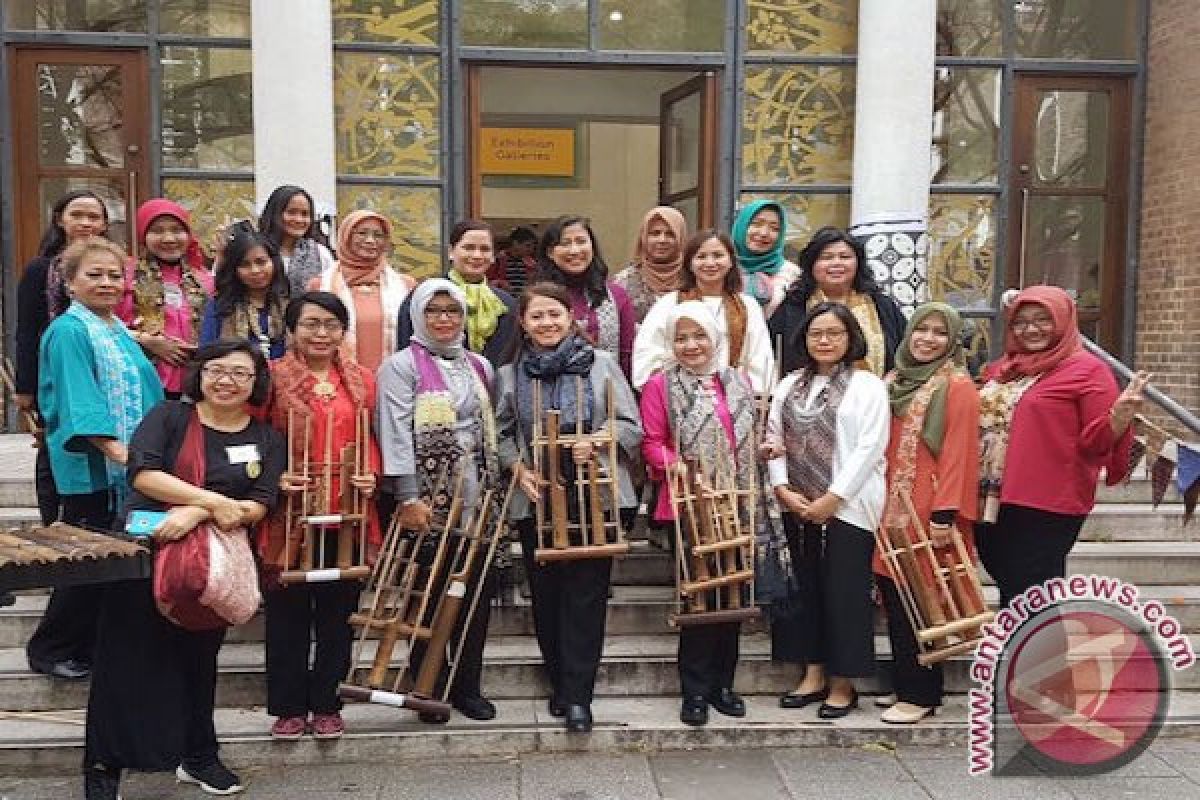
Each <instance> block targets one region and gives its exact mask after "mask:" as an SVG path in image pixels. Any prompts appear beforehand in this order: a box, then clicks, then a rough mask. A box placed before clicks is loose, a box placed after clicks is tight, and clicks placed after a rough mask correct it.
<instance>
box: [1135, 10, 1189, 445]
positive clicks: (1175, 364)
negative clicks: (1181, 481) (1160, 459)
mask: <svg viewBox="0 0 1200 800" xmlns="http://www.w3.org/2000/svg"><path fill="white" fill-rule="evenodd" d="M1149 5H1150V37H1149V48H1148V50H1149V52H1148V54H1147V58H1148V65H1147V93H1146V129H1145V155H1144V161H1143V173H1142V193H1141V201H1142V211H1141V215H1142V217H1141V244H1140V256H1139V261H1140V264H1139V266H1138V274H1137V292H1138V308H1137V366H1138V368H1140V369H1146V370H1150V371H1152V372H1153V373H1154V375H1155V377H1154V383H1155V384H1157V385H1158V387H1159V388H1160V389H1162V390H1163V391H1165V392H1166V393H1167V394H1169V395H1170V396H1171V397H1173V398H1174V399H1175V400H1176V401H1178V402H1179V403H1180V404H1181V405H1183V406H1184V407H1185V408H1188V409H1190V410H1191V411H1193V413H1196V412H1197V410H1200V133H1198V131H1200V50H1197V49H1196V42H1197V41H1200V15H1198V14H1197V13H1196V3H1195V0H1154V2H1152V3H1150V4H1149ZM1172 427H1174V426H1172Z"/></svg>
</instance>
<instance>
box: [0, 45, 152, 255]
mask: <svg viewBox="0 0 1200 800" xmlns="http://www.w3.org/2000/svg"><path fill="white" fill-rule="evenodd" d="M7 48H8V52H7V56H8V59H9V64H10V69H9V97H10V98H11V101H10V108H11V109H12V114H13V122H12V135H13V186H14V187H15V194H16V197H15V198H14V201H13V209H14V212H15V213H14V217H15V218H14V220H13V239H14V243H13V244H14V249H13V255H14V260H15V265H16V266H15V270H14V273H15V275H16V276H17V277H18V278H19V277H20V271H21V270H22V269H23V268H24V264H26V263H28V260H29V258H31V257H32V256H33V255H35V254H36V251H37V244H38V242H39V241H40V240H41V236H42V232H43V225H42V222H41V212H40V205H41V201H40V198H39V192H38V184H37V179H38V178H39V177H53V176H60V177H68V178H69V177H77V176H84V177H86V175H87V174H88V173H96V177H102V178H103V179H105V180H112V179H118V180H121V181H122V188H123V191H124V192H125V194H126V202H127V208H126V216H127V220H126V222H127V228H128V230H129V236H130V239H131V241H130V242H128V243H126V242H120V243H119V244H121V245H122V246H127V245H134V244H136V243H135V242H133V241H132V239H133V238H134V237H136V235H137V234H136V232H135V230H134V228H135V225H134V215H135V212H136V210H137V204H138V203H139V201H141V200H144V199H146V198H147V197H149V196H150V186H151V181H150V178H151V176H150V158H149V147H150V95H149V64H148V60H147V56H146V51H145V49H144V48H129V47H77V46H53V45H29V44H11V45H7ZM106 59H108V60H107V61H106ZM47 61H50V62H52V63H55V64H80V65H89V64H105V63H113V64H117V65H119V66H120V67H121V68H122V71H123V75H122V80H123V84H122V92H121V102H122V115H123V116H122V129H123V131H124V141H125V143H126V146H128V145H137V147H138V151H137V152H136V153H130V152H129V151H128V150H126V152H125V154H124V156H125V158H124V164H123V166H121V167H119V168H116V167H114V168H110V169H103V170H101V169H86V168H76V167H42V166H41V165H40V163H39V152H38V128H37V118H38V116H37V97H38V93H37V90H36V88H34V87H35V84H34V81H33V78H34V74H35V67H36V65H37V64H38V63H45V62H47ZM130 109H133V110H134V111H135V112H136V113H129V111H130ZM131 186H132V187H133V189H134V190H135V191H134V192H132V193H131V192H130V187H131ZM30 208H37V209H38V213H36V214H31V213H29V209H30Z"/></svg>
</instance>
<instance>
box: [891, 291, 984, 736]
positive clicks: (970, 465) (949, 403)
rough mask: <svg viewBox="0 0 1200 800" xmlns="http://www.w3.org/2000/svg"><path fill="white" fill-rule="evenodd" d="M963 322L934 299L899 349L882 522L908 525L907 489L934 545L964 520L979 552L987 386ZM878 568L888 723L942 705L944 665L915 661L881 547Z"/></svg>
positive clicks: (916, 315)
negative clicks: (966, 361) (977, 373)
mask: <svg viewBox="0 0 1200 800" xmlns="http://www.w3.org/2000/svg"><path fill="white" fill-rule="evenodd" d="M962 329H963V322H962V318H961V317H960V316H959V314H958V312H957V311H955V310H954V309H953V308H952V307H950V306H948V305H946V304H945V303H926V304H925V305H923V306H921V307H920V308H918V309H917V310H916V311H914V312H913V315H912V318H911V319H910V320H909V322H908V328H907V330H905V332H904V339H903V341H902V342H901V343H900V347H899V349H897V351H896V368H895V370H893V371H892V372H891V373H890V374H889V375H888V398H889V400H890V401H891V406H892V422H891V435H890V436H889V438H888V449H887V485H888V499H887V505H886V506H885V507H884V515H883V525H884V526H885V530H886V529H888V528H904V529H905V530H907V521H908V512H907V505H906V504H905V502H904V501H903V500H902V499H901V498H902V497H903V496H904V495H905V494H907V495H909V496H910V497H911V498H912V503H913V509H914V510H915V511H916V514H917V520H916V522H917V523H918V524H919V525H921V527H922V528H924V529H925V530H926V531H928V532H929V534H930V536H931V537H932V538H933V540H934V542H935V544H937V543H939V542H942V543H946V544H948V543H949V542H950V539H949V533H950V528H951V527H952V526H956V527H957V528H958V530H959V531H961V532H962V535H963V539H964V541H965V543H966V545H967V548H968V550H969V551H970V553H971V557H972V559H974V545H973V542H972V537H971V525H972V523H973V522H974V520H975V519H976V516H977V514H976V510H977V507H978V504H979V499H978V498H979V394H978V392H976V390H975V384H974V383H973V382H972V380H971V378H970V376H969V375H967V373H966V371H965V370H963V368H962V355H963V353H962V350H963V348H962V340H961V335H962ZM893 536H894V534H893ZM874 569H875V573H876V581H877V583H878V585H879V590H880V594H881V595H882V596H883V606H884V610H885V611H886V612H887V623H888V639H889V640H890V642H891V647H892V662H893V672H894V674H893V676H892V685H893V688H894V690H895V694H894V695H893V696H891V697H887V698H881V699H880V700H879V701H878V705H881V706H884V707H886V708H887V710H886V711H884V712H883V717H882V718H883V721H884V722H890V723H893V724H899V725H910V724H913V723H916V722H919V721H920V720H922V719H924V718H925V717H928V716H930V715H931V714H933V713H934V710H935V709H936V708H937V707H938V706H939V705H941V702H942V668H941V665H936V664H935V665H933V666H931V667H922V666H921V665H920V664H918V663H917V640H916V636H915V634H914V633H913V629H912V624H911V623H910V622H909V619H908V616H907V615H906V614H905V612H904V607H903V606H902V605H901V602H900V595H899V594H898V592H897V588H896V583H895V581H894V580H893V578H892V576H891V574H890V572H889V570H888V567H887V566H885V565H884V563H883V561H882V559H881V557H880V554H879V550H878V548H877V549H876V550H875V559H874ZM929 577H930V579H932V575H930V576H929ZM931 588H932V587H931Z"/></svg>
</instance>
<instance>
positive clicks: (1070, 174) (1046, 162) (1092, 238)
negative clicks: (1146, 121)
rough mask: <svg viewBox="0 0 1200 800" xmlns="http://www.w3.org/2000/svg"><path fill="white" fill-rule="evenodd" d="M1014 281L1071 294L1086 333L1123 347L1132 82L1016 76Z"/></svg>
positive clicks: (1114, 349)
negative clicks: (1043, 286)
mask: <svg viewBox="0 0 1200 800" xmlns="http://www.w3.org/2000/svg"><path fill="white" fill-rule="evenodd" d="M1016 87H1017V90H1016V107H1015V112H1016V113H1015V130H1014V133H1013V165H1014V169H1013V172H1012V175H1013V178H1012V186H1011V189H1012V191H1011V193H1010V196H1011V197H1012V204H1013V205H1012V208H1011V209H1010V217H1009V218H1010V234H1011V239H1010V241H1011V242H1012V243H1013V247H1014V253H1013V255H1014V257H1013V258H1010V259H1009V264H1010V267H1009V274H1008V284H1009V285H1010V286H1029V285H1032V284H1037V283H1048V284H1053V285H1056V286H1061V287H1063V288H1064V289H1066V290H1068V291H1069V292H1071V293H1072V294H1073V295H1074V297H1075V300H1076V303H1077V305H1078V307H1079V324H1080V327H1081V328H1082V329H1083V332H1084V333H1085V334H1086V335H1088V336H1090V337H1092V338H1093V339H1095V340H1096V341H1098V342H1099V343H1100V345H1101V346H1103V347H1104V348H1105V349H1107V350H1109V351H1110V352H1113V353H1117V354H1119V353H1120V347H1121V331H1122V323H1123V314H1124V308H1123V305H1124V303H1123V300H1124V284H1125V279H1124V275H1125V250H1126V241H1125V240H1126V235H1125V230H1126V222H1127V218H1128V199H1129V198H1128V191H1129V190H1128V182H1129V172H1128V164H1129V129H1130V113H1131V111H1130V101H1129V81H1128V79H1126V78H1110V77H1086V76H1054V75H1025V76H1020V77H1019V78H1018V79H1017V83H1016Z"/></svg>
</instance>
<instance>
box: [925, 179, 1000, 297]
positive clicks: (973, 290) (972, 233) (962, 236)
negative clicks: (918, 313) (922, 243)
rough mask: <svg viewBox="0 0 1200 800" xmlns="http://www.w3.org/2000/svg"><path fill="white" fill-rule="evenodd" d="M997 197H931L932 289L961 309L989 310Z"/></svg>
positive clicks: (993, 277)
mask: <svg viewBox="0 0 1200 800" xmlns="http://www.w3.org/2000/svg"><path fill="white" fill-rule="evenodd" d="M995 203H996V198H995V196H994V195H968V194H934V195H933V196H931V197H930V200H929V292H930V296H932V297H933V299H935V300H944V301H945V302H947V303H949V304H950V305H952V306H954V307H955V308H960V309H989V308H991V307H992V294H993V288H994V286H995V280H996V209H995Z"/></svg>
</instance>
